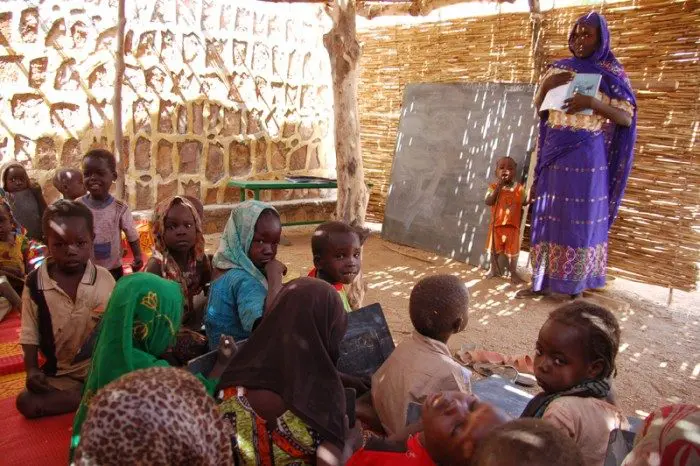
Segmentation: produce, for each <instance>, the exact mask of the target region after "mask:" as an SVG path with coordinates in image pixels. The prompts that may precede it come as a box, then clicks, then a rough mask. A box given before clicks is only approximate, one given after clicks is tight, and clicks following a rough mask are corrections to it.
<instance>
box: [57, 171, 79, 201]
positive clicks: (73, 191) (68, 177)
mask: <svg viewBox="0 0 700 466" xmlns="http://www.w3.org/2000/svg"><path fill="white" fill-rule="evenodd" d="M53 185H54V187H55V188H56V189H57V190H58V192H60V193H61V195H62V196H63V199H66V200H68V201H74V200H76V199H78V198H79V197H81V196H84V195H85V183H84V181H83V174H82V172H81V171H80V170H78V169H77V168H59V169H58V170H57V171H56V174H55V175H54V177H53Z"/></svg>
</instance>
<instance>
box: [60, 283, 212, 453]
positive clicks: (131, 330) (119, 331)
mask: <svg viewBox="0 0 700 466" xmlns="http://www.w3.org/2000/svg"><path fill="white" fill-rule="evenodd" d="M182 309H183V296H182V293H181V292H180V286H179V285H178V284H177V283H174V282H171V281H168V280H165V279H163V278H160V277H158V276H156V275H153V274H150V273H135V274H132V275H128V276H126V277H124V278H123V279H121V280H119V282H117V286H116V287H115V288H114V291H113V292H112V297H111V298H110V300H109V303H108V305H107V310H106V311H105V313H104V316H103V318H102V323H101V327H100V336H99V337H98V339H97V343H96V344H95V350H94V352H93V357H92V363H91V366H90V373H89V374H88V377H87V381H86V382H85V388H84V389H83V399H82V401H81V403H80V407H79V408H78V412H77V414H76V416H75V421H74V424H73V438H72V441H71V448H72V449H74V448H75V447H76V446H77V445H78V443H79V442H80V431H81V427H82V424H83V421H84V420H85V416H86V414H87V408H88V406H89V404H90V401H91V398H92V397H93V396H94V395H95V393H97V391H98V390H99V389H101V388H102V387H104V386H105V385H107V384H108V383H110V382H112V381H113V380H116V379H118V378H119V377H121V376H122V375H124V374H128V373H129V372H133V371H135V370H138V369H146V368H149V367H157V366H162V367H163V366H164V367H167V366H168V363H167V362H166V361H164V360H162V359H159V357H160V356H161V355H162V354H163V353H164V352H165V350H166V349H167V348H168V347H169V346H170V345H171V344H172V343H173V342H174V341H175V335H176V334H177V331H178V330H179V328H180V322H182ZM201 380H202V383H204V384H205V386H207V388H208V391H209V392H210V393H213V391H214V387H215V385H216V381H208V380H206V379H204V378H201Z"/></svg>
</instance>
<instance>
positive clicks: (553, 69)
mask: <svg viewBox="0 0 700 466" xmlns="http://www.w3.org/2000/svg"><path fill="white" fill-rule="evenodd" d="M569 50H571V53H572V54H573V57H571V58H566V59H563V60H559V61H557V62H555V63H554V64H553V65H551V66H550V67H549V68H548V70H547V71H546V73H545V74H544V76H543V77H542V80H541V83H540V87H539V91H538V93H537V95H536V97H535V105H536V106H537V108H539V107H540V105H541V104H542V101H543V99H544V96H545V95H546V94H547V92H549V91H550V90H552V89H554V88H555V87H558V86H561V85H563V84H566V83H568V82H569V81H571V79H573V77H574V75H575V74H576V73H595V74H599V75H601V76H602V79H601V82H600V87H599V90H598V94H597V96H596V97H592V96H586V95H583V94H574V96H573V97H572V98H570V99H567V100H566V102H565V105H564V110H563V111H558V110H550V111H544V112H541V113H540V117H541V118H540V134H539V144H538V145H539V151H538V155H537V165H536V167H535V180H534V184H533V188H534V189H533V190H532V191H533V193H531V196H532V197H533V200H534V206H533V212H532V241H531V244H532V248H531V251H530V260H531V263H532V269H533V276H532V289H530V290H522V291H520V292H519V293H518V295H517V296H518V297H526V296H534V295H542V294H547V293H550V292H555V293H562V294H568V295H571V296H572V297H575V296H578V295H579V294H580V293H582V292H583V291H584V290H586V289H588V288H600V287H602V286H604V285H605V271H606V268H607V258H608V230H609V229H610V226H611V225H612V223H613V221H614V220H615V216H616V215H617V210H618V207H619V206H620V201H621V199H622V194H623V192H624V189H625V184H626V183H627V178H628V176H629V172H630V169H631V168H632V157H633V150H634V141H635V138H636V100H635V97H634V93H633V91H632V87H631V86H630V82H629V80H628V79H627V76H626V74H625V72H624V70H623V68H622V65H620V62H618V61H617V59H616V58H615V56H614V55H613V53H612V52H611V51H610V33H609V31H608V25H607V22H606V21H605V18H604V17H603V16H601V15H599V14H598V13H594V12H591V13H588V14H586V15H584V16H582V17H581V18H579V19H578V21H576V24H575V25H574V27H573V29H572V30H571V33H570V34H569ZM588 109H590V110H592V114H591V115H586V114H583V113H579V112H581V111H583V110H588Z"/></svg>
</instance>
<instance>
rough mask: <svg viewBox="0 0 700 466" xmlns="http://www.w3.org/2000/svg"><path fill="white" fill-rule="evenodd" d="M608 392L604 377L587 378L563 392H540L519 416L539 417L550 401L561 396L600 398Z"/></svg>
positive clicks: (608, 387)
mask: <svg viewBox="0 0 700 466" xmlns="http://www.w3.org/2000/svg"><path fill="white" fill-rule="evenodd" d="M609 393H610V382H608V381H607V380H605V379H601V380H589V381H586V382H583V383H582V384H580V385H576V386H575V387H572V388H570V389H568V390H566V391H563V392H557V393H545V392H542V393H540V394H539V395H537V396H535V397H534V398H533V399H532V400H530V402H529V403H528V404H527V406H526V407H525V409H524V410H523V413H522V414H521V415H520V417H537V418H541V417H542V416H543V415H544V412H545V411H546V410H547V406H549V405H550V403H552V401H554V400H556V399H557V398H561V397H563V396H578V397H581V398H588V397H592V398H599V399H602V398H606V397H607V396H608V394H609Z"/></svg>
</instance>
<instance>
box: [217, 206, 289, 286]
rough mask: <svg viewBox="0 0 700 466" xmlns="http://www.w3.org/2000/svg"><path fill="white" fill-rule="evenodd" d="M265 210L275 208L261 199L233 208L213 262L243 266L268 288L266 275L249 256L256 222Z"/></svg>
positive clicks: (221, 265) (225, 266)
mask: <svg viewBox="0 0 700 466" xmlns="http://www.w3.org/2000/svg"><path fill="white" fill-rule="evenodd" d="M265 210H273V211H275V212H277V211H276V210H275V208H274V207H272V206H271V205H269V204H265V203H264V202H260V201H246V202H242V203H240V204H238V205H237V206H236V207H234V208H233V209H232V210H231V215H230V216H229V218H228V221H227V222H226V226H225V227H224V232H223V233H222V234H221V239H220V240H219V248H218V249H217V251H216V253H215V254H214V258H213V261H212V262H213V264H214V267H216V268H218V269H235V268H241V269H243V270H245V271H246V272H248V273H249V274H250V275H252V276H253V277H255V278H256V279H257V280H258V281H260V283H262V284H263V285H264V286H265V288H266V289H267V280H266V279H265V275H263V273H262V272H261V271H260V270H258V268H257V267H255V265H253V262H251V260H250V258H249V257H248V250H249V249H250V244H251V243H252V242H253V236H254V235H255V224H256V223H257V221H258V218H259V217H260V214H262V213H263V211H265Z"/></svg>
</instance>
